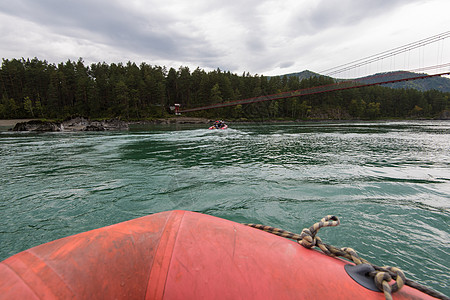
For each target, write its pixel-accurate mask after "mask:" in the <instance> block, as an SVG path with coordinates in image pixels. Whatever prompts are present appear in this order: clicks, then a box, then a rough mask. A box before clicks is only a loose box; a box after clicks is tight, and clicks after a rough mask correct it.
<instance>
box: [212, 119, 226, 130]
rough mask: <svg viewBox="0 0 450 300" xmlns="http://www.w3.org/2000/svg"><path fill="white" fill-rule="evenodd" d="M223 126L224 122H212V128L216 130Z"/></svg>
mask: <svg viewBox="0 0 450 300" xmlns="http://www.w3.org/2000/svg"><path fill="white" fill-rule="evenodd" d="M223 126H225V124H224V122H223V121H222V120H217V121H215V122H214V127H215V128H217V129H220V128H222V127H223Z"/></svg>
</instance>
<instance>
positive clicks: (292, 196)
mask: <svg viewBox="0 0 450 300" xmlns="http://www.w3.org/2000/svg"><path fill="white" fill-rule="evenodd" d="M0 171H1V176H0V189H1V191H0V245H1V246H0V260H3V259H6V258H7V257H9V256H11V255H13V254H15V253H17V252H20V251H22V250H25V249H28V248H30V247H33V246H36V245H39V244H42V243H45V242H49V241H52V240H55V239H57V238H62V237H65V236H68V235H71V234H75V233H79V232H83V231H86V230H90V229H94V228H99V227H102V226H106V225H111V224H114V223H117V222H121V221H126V220H129V219H133V218H136V217H140V216H144V215H147V214H152V213H156V212H161V211H166V210H173V209H184V210H191V211H197V212H201V213H205V214H210V215H214V216H218V217H221V218H225V219H229V220H233V221H236V222H243V223H260V224H265V225H271V226H274V227H279V228H284V229H286V230H290V231H293V232H298V233H299V232H301V230H302V229H303V228H304V227H309V226H311V225H312V224H313V223H315V222H317V221H319V220H320V219H321V218H322V217H324V216H326V215H329V214H333V215H337V216H338V217H339V218H340V220H341V225H340V226H338V227H332V228H324V229H321V230H320V231H319V234H318V235H319V236H320V237H321V238H322V240H323V241H324V242H325V243H328V244H331V245H334V246H337V247H351V248H353V249H355V250H356V251H357V252H358V253H359V254H360V256H361V257H363V258H366V259H367V260H369V261H371V262H372V263H374V264H378V265H392V266H398V267H400V268H401V269H403V270H404V271H405V273H406V276H407V277H408V278H411V279H413V280H417V281H419V282H421V283H423V284H425V285H428V286H430V287H432V288H434V289H436V290H438V291H440V292H442V293H445V294H446V295H450V272H449V269H450V256H449V253H450V226H449V224H450V122H449V121H397V122H327V123H324V122H321V123H289V124H230V128H229V129H227V130H208V129H206V128H205V126H202V125H178V126H175V125H171V126H169V125H167V126H164V125H159V126H142V127H134V128H133V127H132V128H131V129H130V130H129V131H122V132H102V133H98V132H76V133H73V132H72V133H17V132H16V133H12V132H8V131H5V130H2V131H0Z"/></svg>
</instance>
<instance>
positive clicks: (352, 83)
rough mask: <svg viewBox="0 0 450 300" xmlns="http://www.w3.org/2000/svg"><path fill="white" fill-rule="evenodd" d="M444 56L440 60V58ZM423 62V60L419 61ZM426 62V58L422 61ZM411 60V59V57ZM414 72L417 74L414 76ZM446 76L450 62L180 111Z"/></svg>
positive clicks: (391, 53) (370, 60)
mask: <svg viewBox="0 0 450 300" xmlns="http://www.w3.org/2000/svg"><path fill="white" fill-rule="evenodd" d="M449 37H450V31H446V32H444V33H441V34H438V35H434V36H431V37H428V38H425V39H422V40H419V41H416V42H413V43H409V44H406V45H403V46H400V47H397V48H394V49H391V50H388V51H384V52H381V53H378V54H375V55H371V56H368V57H365V58H362V59H358V60H355V61H352V62H349V63H346V64H343V65H339V66H336V67H333V68H330V69H326V70H324V71H322V72H320V74H321V75H323V76H329V77H331V76H335V75H338V74H341V73H343V72H348V71H350V70H354V69H357V68H361V67H367V66H368V65H370V64H374V63H378V62H380V61H383V60H386V59H389V58H393V57H396V56H398V55H401V54H405V53H406V54H408V53H411V51H412V50H414V49H419V48H423V47H426V46H428V45H431V44H436V43H438V42H441V43H442V41H444V40H445V39H447V38H449ZM441 48H442V49H439V48H438V49H439V50H438V53H437V56H438V60H439V59H440V60H441V61H442V56H443V52H444V50H443V44H442V46H441ZM439 57H440V58H439ZM419 59H420V58H419ZM421 59H423V55H422V58H421ZM408 61H409V58H408ZM413 72H414V73H413ZM415 72H427V73H415ZM444 75H450V62H449V63H442V62H441V63H438V64H436V65H434V66H427V67H423V66H422V67H420V68H416V69H411V70H408V71H396V72H391V71H390V72H389V73H387V71H384V72H383V73H381V74H379V75H375V76H367V77H362V78H358V79H352V80H336V82H335V83H333V84H328V85H322V86H316V87H311V88H305V89H299V90H293V91H289V92H281V93H277V94H271V95H263V96H258V97H253V98H246V99H239V100H233V101H228V102H222V103H216V104H211V105H206V106H200V107H192V108H181V109H178V112H179V113H188V112H195V111H201V110H208V109H215V108H223V107H230V106H236V105H244V104H251V103H258V102H264V101H272V100H280V99H288V98H294V97H301V96H306V95H313V94H322V93H328V92H333V91H342V90H348V89H356V88H362V87H368V86H374V85H383V84H389V83H396V82H403V81H410V80H420V79H425V78H431V77H439V76H444Z"/></svg>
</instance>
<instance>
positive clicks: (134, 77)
mask: <svg viewBox="0 0 450 300" xmlns="http://www.w3.org/2000/svg"><path fill="white" fill-rule="evenodd" d="M421 80H426V79H421ZM337 82H339V79H336V78H331V77H327V76H322V75H320V74H316V73H313V72H308V76H307V77H300V76H288V75H282V76H273V77H266V76H263V75H258V74H255V75H251V74H249V73H244V74H242V75H238V74H233V73H231V72H229V71H228V72H226V71H222V70H220V69H217V70H214V71H210V72H206V71H205V70H202V69H200V68H197V69H195V70H190V69H189V68H188V67H180V68H179V69H174V68H170V69H167V68H166V67H161V66H153V65H149V64H147V63H141V64H140V65H137V64H136V63H133V62H128V63H126V64H123V63H119V64H114V63H112V64H106V63H97V64H91V65H86V64H85V63H84V62H83V60H82V59H81V58H80V59H79V60H78V61H70V60H69V61H67V62H65V63H59V64H57V65H56V64H51V63H48V62H47V61H45V60H44V61H42V60H39V59H37V58H34V59H24V58H22V59H12V60H8V59H3V61H2V64H1V67H0V119H39V120H58V121H60V120H67V119H68V118H69V117H72V116H83V117H85V118H89V119H90V120H112V119H118V120H126V121H127V122H132V121H134V120H136V122H137V121H139V120H148V122H149V123H150V122H153V120H172V119H173V118H174V117H175V116H174V115H173V111H172V110H171V108H172V107H173V108H174V107H175V104H179V105H180V109H181V110H184V109H189V108H195V107H205V106H211V105H222V104H224V103H227V102H230V101H234V100H236V99H252V98H255V97H261V96H267V95H275V94H279V93H284V92H289V91H296V90H306V89H310V88H313V87H319V86H328V85H333V84H336V83H337ZM438 88H439V85H432V86H430V89H427V90H426V91H420V90H417V89H413V88H410V87H407V86H405V88H395V89H394V88H389V87H386V86H369V87H361V88H358V89H347V90H336V91H330V92H326V93H320V94H309V95H304V96H301V97H300V96H299V97H292V98H288V99H277V100H271V101H263V102H258V103H248V104H240V105H236V106H227V107H221V108H216V109H211V110H203V111H195V112H190V113H186V117H187V116H189V117H197V118H205V119H222V120H227V121H236V122H261V121H263V122H270V121H271V120H276V121H317V120H385V119H442V118H444V119H450V101H449V100H450V92H443V91H439V89H438ZM182 117H185V116H184V115H183V116H182ZM155 122H157V121H155Z"/></svg>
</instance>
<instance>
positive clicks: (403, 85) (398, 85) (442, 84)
mask: <svg viewBox="0 0 450 300" xmlns="http://www.w3.org/2000/svg"><path fill="white" fill-rule="evenodd" d="M423 75H427V74H425V73H414V72H408V71H393V72H384V73H376V74H373V75H369V76H364V77H359V78H355V79H352V80H356V81H362V82H365V83H372V82H375V79H376V78H379V77H380V76H383V77H384V79H383V81H390V80H398V79H404V78H410V77H417V76H423ZM283 76H287V77H291V76H296V77H298V78H299V79H300V80H303V79H308V78H311V77H318V76H325V75H321V74H319V73H316V72H313V71H310V70H304V71H301V72H295V73H288V74H283V75H278V76H272V77H283ZM326 77H329V76H326ZM330 78H332V77H330ZM333 79H334V80H337V81H343V80H344V79H339V78H333ZM377 81H379V79H378V80H377ZM383 86H386V87H389V88H393V89H415V90H419V91H422V92H425V91H430V90H437V91H440V92H445V93H450V78H446V77H440V76H436V77H430V78H424V79H417V80H409V81H402V82H395V83H387V84H383Z"/></svg>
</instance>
